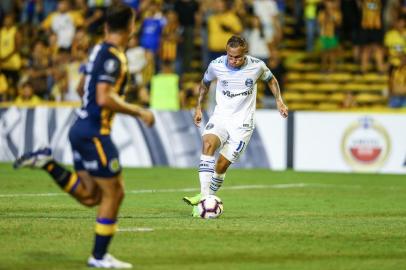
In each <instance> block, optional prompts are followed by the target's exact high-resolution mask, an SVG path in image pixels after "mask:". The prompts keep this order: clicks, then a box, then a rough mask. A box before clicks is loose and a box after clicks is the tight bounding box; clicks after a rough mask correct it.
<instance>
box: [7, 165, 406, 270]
mask: <svg viewBox="0 0 406 270" xmlns="http://www.w3.org/2000/svg"><path fill="white" fill-rule="evenodd" d="M124 176H125V182H126V191H127V195H126V198H125V200H124V203H123V205H122V208H121V211H120V218H119V227H120V228H121V229H122V230H123V231H119V232H118V233H117V234H116V236H115V238H114V239H113V242H112V245H111V246H110V252H111V253H112V254H114V255H115V256H117V257H118V258H119V259H122V260H125V261H129V262H131V263H133V264H134V265H135V269H140V270H142V269H148V270H154V269H166V270H167V269H176V270H178V269H185V270H186V269H188V270H189V269H206V270H207V269H233V270H235V269H253V270H256V269H300V270H302V269H320V270H326V269H332V270H339V269H345V270H347V269H356V270H359V269H371V270H384V269H396V270H398V269H406V178H405V176H404V175H376V174H333V173H331V174H326V173H299V172H293V171H286V172H272V171H269V170H238V169H231V170H230V171H229V173H228V175H227V178H226V180H225V184H224V189H222V190H221V191H220V192H219V193H218V196H219V197H220V198H222V200H223V202H224V214H223V216H221V218H219V219H216V220H202V219H192V218H191V216H190V213H191V208H190V207H189V206H186V205H185V204H184V203H183V202H182V201H181V198H182V197H183V196H184V195H193V194H195V193H196V190H197V189H196V188H197V187H198V178H197V172H196V170H192V169H169V168H154V169H130V168H126V169H124ZM188 188H195V189H196V190H192V191H185V189H188ZM94 221H95V209H91V208H85V207H83V206H81V205H79V204H78V203H77V202H76V201H74V200H73V199H72V198H71V197H69V196H68V195H66V194H63V193H62V192H61V191H59V189H58V187H57V186H56V185H55V184H54V183H53V182H52V181H51V179H50V177H49V176H48V175H47V174H46V173H45V172H42V171H36V170H29V169H24V170H20V171H14V170H13V169H12V168H11V165H10V164H4V163H3V164H0V269H1V270H3V269H19V270H20V269H30V270H32V269H47V270H49V269H87V267H86V266H85V262H86V259H87V257H88V256H89V254H90V251H91V249H92V241H93V231H94ZM139 228H151V229H153V231H147V232H142V231H141V232H140V231H136V230H138V229H139ZM134 230H135V231H134Z"/></svg>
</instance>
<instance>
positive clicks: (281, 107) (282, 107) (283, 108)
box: [276, 100, 288, 118]
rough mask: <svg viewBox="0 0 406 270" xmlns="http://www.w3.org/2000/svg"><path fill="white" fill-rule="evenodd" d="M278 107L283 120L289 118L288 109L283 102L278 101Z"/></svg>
mask: <svg viewBox="0 0 406 270" xmlns="http://www.w3.org/2000/svg"><path fill="white" fill-rule="evenodd" d="M276 106H277V107H278V110H279V113H280V114H281V115H282V117H283V118H287V117H288V107H287V106H286V105H285V103H283V101H282V100H278V101H276Z"/></svg>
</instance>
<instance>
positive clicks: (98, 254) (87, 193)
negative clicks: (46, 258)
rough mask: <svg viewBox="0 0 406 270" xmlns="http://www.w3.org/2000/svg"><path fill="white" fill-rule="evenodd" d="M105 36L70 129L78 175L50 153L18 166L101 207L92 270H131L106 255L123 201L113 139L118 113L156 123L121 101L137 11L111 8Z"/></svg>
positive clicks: (149, 115) (34, 155) (144, 111)
mask: <svg viewBox="0 0 406 270" xmlns="http://www.w3.org/2000/svg"><path fill="white" fill-rule="evenodd" d="M105 29H106V37H105V40H104V42H102V43H100V44H98V45H96V46H95V47H94V48H93V50H92V52H91V53H90V56H89V61H88V63H87V65H86V72H85V76H84V78H83V80H82V82H83V84H82V85H83V89H82V91H80V92H82V109H81V110H80V112H79V113H78V118H77V120H76V122H75V123H74V124H73V126H72V127H71V129H70V132H69V140H70V143H71V146H72V150H73V157H74V168H75V171H74V172H70V171H68V170H66V169H65V168H63V167H62V166H61V165H59V164H58V163H57V162H56V161H55V160H54V159H53V158H52V156H51V150H50V149H49V148H45V149H40V150H38V151H36V152H31V153H27V154H25V155H23V156H22V157H21V158H19V159H17V160H16V162H15V164H14V166H15V167H16V168H19V167H31V168H41V169H44V170H45V171H47V172H48V173H49V174H50V175H51V177H52V178H53V179H54V180H55V182H56V183H57V184H58V185H59V186H60V187H61V188H62V189H64V190H65V191H66V192H68V193H70V194H71V195H72V196H73V197H74V198H75V199H77V200H78V201H79V202H80V203H82V204H84V205H86V206H95V205H98V206H99V207H98V211H97V219H96V227H95V240H94V247H93V252H92V255H91V256H90V258H89V259H88V265H89V266H90V267H95V268H132V265H131V264H130V263H126V262H122V261H120V260H117V259H116V258H114V257H113V256H112V255H110V254H109V253H107V249H108V246H109V243H110V241H111V239H112V237H113V236H114V233H115V231H116V228H117V216H118V211H119V207H120V205H121V202H122V199H123V197H124V189H123V179H122V175H121V165H120V162H119V155H118V151H117V148H116V147H115V145H114V143H113V141H112V140H111V137H110V129H111V125H112V120H113V117H114V114H115V113H116V112H120V113H124V114H128V115H132V116H134V117H138V118H140V119H141V120H142V121H144V122H145V123H146V124H147V125H148V126H151V125H152V124H153V123H154V115H153V114H152V112H151V111H149V110H147V109H144V108H141V107H139V106H135V105H132V104H129V103H126V102H125V101H124V100H123V99H122V98H121V97H120V96H121V95H122V94H124V89H125V87H126V83H127V77H128V76H127V75H128V74H127V73H128V68H127V59H126V56H125V54H124V50H125V48H126V45H127V42H128V40H129V38H130V36H131V35H132V33H133V31H134V12H133V11H132V9H131V8H129V7H127V6H124V5H114V6H112V7H110V8H109V9H108V11H107V15H106V27H105Z"/></svg>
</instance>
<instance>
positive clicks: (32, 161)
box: [13, 147, 52, 169]
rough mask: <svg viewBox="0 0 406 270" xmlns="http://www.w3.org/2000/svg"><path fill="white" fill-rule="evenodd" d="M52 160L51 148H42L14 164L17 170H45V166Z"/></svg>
mask: <svg viewBox="0 0 406 270" xmlns="http://www.w3.org/2000/svg"><path fill="white" fill-rule="evenodd" d="M51 160H52V151H51V149H50V148H48V147H46V148H42V149H39V150H37V151H35V152H28V153H25V154H24V155H22V156H21V157H19V158H18V159H16V161H15V162H14V164H13V167H14V168H15V169H19V168H24V167H26V168H43V167H44V166H45V164H47V163H48V162H50V161H51Z"/></svg>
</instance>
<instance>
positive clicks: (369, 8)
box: [361, 0, 382, 29]
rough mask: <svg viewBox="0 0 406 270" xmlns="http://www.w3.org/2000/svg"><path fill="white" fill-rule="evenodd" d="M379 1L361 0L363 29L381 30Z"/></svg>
mask: <svg viewBox="0 0 406 270" xmlns="http://www.w3.org/2000/svg"><path fill="white" fill-rule="evenodd" d="M381 11H382V3H381V0H363V1H362V20H361V26H362V28H363V29H381V28H382V22H381Z"/></svg>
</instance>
